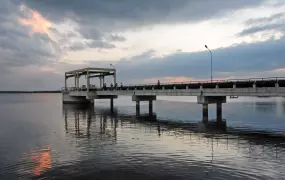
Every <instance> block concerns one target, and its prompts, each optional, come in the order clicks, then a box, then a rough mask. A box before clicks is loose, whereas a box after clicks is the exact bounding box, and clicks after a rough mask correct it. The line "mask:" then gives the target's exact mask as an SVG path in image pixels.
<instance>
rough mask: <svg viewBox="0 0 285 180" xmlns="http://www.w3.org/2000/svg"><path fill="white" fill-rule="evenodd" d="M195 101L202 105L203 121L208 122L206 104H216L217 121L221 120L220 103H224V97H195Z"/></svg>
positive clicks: (225, 98)
mask: <svg viewBox="0 0 285 180" xmlns="http://www.w3.org/2000/svg"><path fill="white" fill-rule="evenodd" d="M197 101H198V104H202V105H203V121H206V120H208V104H217V120H218V121H219V120H222V103H226V101H227V97H226V96H197Z"/></svg>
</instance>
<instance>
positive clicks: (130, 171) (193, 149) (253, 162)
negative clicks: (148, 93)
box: [0, 94, 285, 180]
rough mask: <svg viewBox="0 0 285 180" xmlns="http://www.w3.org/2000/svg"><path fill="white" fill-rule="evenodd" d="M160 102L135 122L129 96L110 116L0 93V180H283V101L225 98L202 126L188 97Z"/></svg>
mask: <svg viewBox="0 0 285 180" xmlns="http://www.w3.org/2000/svg"><path fill="white" fill-rule="evenodd" d="M160 99H164V100H158V101H157V102H155V104H154V107H155V109H154V111H155V112H156V117H155V116H152V117H149V116H148V115H147V114H146V113H147V109H148V106H147V104H142V105H141V114H142V116H141V117H136V116H135V104H134V103H133V102H131V98H130V97H123V98H120V99H118V100H116V101H115V106H116V109H115V110H114V112H110V109H109V102H108V101H97V102H96V104H95V107H82V106H81V107H78V106H71V105H64V106H63V105H62V104H61V95H60V94H16V95H14V94H13V95H4V94H2V95H0V114H1V117H0V179H1V180H2V179H134V178H136V179H285V141H284V140H285V102H284V99H282V98H265V99H258V98H239V99H235V100H228V101H229V102H228V103H227V104H225V105H224V106H223V117H224V120H223V121H222V122H220V121H219V122H217V121H216V120H215V106H210V112H209V117H210V119H212V120H210V121H209V122H208V123H203V122H201V114H202V110H201V106H200V105H198V104H196V99H195V98H191V97H189V98H188V97H186V98H185V97H172V98H167V97H161V98H160ZM173 100H175V101H173Z"/></svg>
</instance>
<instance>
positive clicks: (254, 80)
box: [62, 77, 285, 92]
mask: <svg viewBox="0 0 285 180" xmlns="http://www.w3.org/2000/svg"><path fill="white" fill-rule="evenodd" d="M280 80H285V77H265V78H256V77H254V78H246V79H222V80H220V79H218V80H217V79H216V80H215V79H213V80H212V82H211V80H192V81H184V82H167V83H160V86H166V85H179V84H201V85H202V84H219V83H235V82H257V81H274V82H278V81H280ZM147 86H157V83H145V84H129V85H123V87H147ZM107 88H108V87H107ZM118 88H120V86H119V87H118ZM90 89H91V90H93V89H97V88H93V87H90ZM74 90H76V91H86V88H82V87H80V88H75V87H66V88H65V87H63V88H62V91H63V92H64V91H67V92H68V91H74Z"/></svg>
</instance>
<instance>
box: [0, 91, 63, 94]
mask: <svg viewBox="0 0 285 180" xmlns="http://www.w3.org/2000/svg"><path fill="white" fill-rule="evenodd" d="M26 93H27V94H31V93H61V91H59V90H58V91H0V94H26Z"/></svg>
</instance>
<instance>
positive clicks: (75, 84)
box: [74, 74, 77, 89]
mask: <svg viewBox="0 0 285 180" xmlns="http://www.w3.org/2000/svg"><path fill="white" fill-rule="evenodd" d="M76 76H77V75H76V74H74V87H75V89H76V87H77V80H76Z"/></svg>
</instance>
